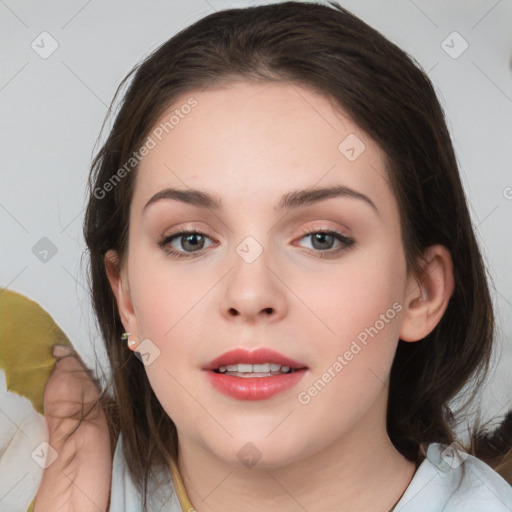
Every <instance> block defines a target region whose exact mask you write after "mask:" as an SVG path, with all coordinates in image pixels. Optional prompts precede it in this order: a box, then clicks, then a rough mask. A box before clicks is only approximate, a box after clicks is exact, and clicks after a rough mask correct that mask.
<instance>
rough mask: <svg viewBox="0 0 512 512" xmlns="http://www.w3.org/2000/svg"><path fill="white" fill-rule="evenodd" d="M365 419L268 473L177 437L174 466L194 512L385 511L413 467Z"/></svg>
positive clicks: (382, 432) (404, 485)
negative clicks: (311, 453)
mask: <svg viewBox="0 0 512 512" xmlns="http://www.w3.org/2000/svg"><path fill="white" fill-rule="evenodd" d="M383 417H384V418H385V415H383ZM368 420H369V418H367V421H362V422H361V423H358V424H357V425H355V426H354V428H353V429H351V431H350V432H348V433H346V434H345V435H343V436H342V437H340V438H338V439H336V440H335V441H334V442H333V443H331V444H329V445H328V446H326V447H325V448H324V449H322V450H321V451H319V452H317V453H315V454H314V455H312V456H309V457H305V458H302V459H297V460H293V461H292V462H290V463H288V464H286V465H283V466H279V467H271V468H259V467H258V466H257V465H256V466H254V467H251V468H245V467H240V466H235V465H233V464H230V463H229V462H227V461H225V460H223V459H219V458H218V457H217V456H215V454H213V453H212V452H211V451H207V450H204V449H203V448H199V447H198V445H197V444H194V443H189V442H188V440H187V439H184V440H183V438H182V437H180V443H179V458H178V467H179V470H180V473H181V476H182V478H183V482H184V485H185V488H186V490H187V494H188V496H189V498H190V500H191V502H192V504H193V505H194V507H195V509H196V510H197V511H198V512H206V511H208V512H211V511H216V512H217V511H221V510H237V509H241V510H244V511H248V512H252V511H256V510H258V511H259V510H267V511H269V512H273V511H279V512H283V511H284V512H292V511H293V512H296V511H298V510H307V511H311V512H313V511H319V510H337V511H340V512H349V511H350V512H353V511H354V510H365V511H367V512H388V511H390V510H391V509H392V508H393V506H394V505H395V504H396V502H397V501H399V499H400V497H401V495H402V494H403V492H404V491H405V489H406V488H407V486H408V485H409V483H410V481H411V479H412V477H413V475H414V472H415V469H416V468H415V463H413V462H410V461H408V460H407V459H406V458H405V457H403V456H402V455H401V454H400V453H399V452H398V451H397V450H396V449H395V447H394V446H393V444H392V443H391V440H390V439H389V437H388V436H387V433H386V429H385V420H384V421H383V423H384V424H379V425H378V426H377V425H376V424H375V422H374V421H373V422H372V421H368ZM377 427H378V428H377Z"/></svg>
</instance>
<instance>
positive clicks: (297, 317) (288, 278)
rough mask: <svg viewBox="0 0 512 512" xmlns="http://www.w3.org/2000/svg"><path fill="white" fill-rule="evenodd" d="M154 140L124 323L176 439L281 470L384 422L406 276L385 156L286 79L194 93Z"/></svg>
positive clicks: (138, 199) (141, 187) (140, 188)
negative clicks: (230, 354)
mask: <svg viewBox="0 0 512 512" xmlns="http://www.w3.org/2000/svg"><path fill="white" fill-rule="evenodd" d="M185 105H189V106H188V107H186V106H185ZM176 109H177V110H178V111H177V112H176ZM173 115H174V117H173V118H172V120H171V116H173ZM160 122H161V123H162V124H160ZM165 123H167V125H166V124H165ZM150 137H151V141H149V139H148V142H147V148H148V151H147V154H146V156H144V157H143V159H142V161H141V164H140V166H139V169H138V170H137V178H136V186H135V191H134V196H133V201H132V205H131V212H130V228H129V245H128V259H127V266H126V267H125V268H124V269H123V276H124V279H125V285H126V287H127V289H129V292H130V293H129V296H130V300H131V305H132V307H133V314H130V313H128V314H127V315H125V316H124V318H125V327H126V328H127V330H129V331H130V332H131V334H132V336H131V338H133V339H135V340H137V341H138V342H139V343H140V342H142V344H141V346H140V347H139V348H140V350H141V352H142V353H143V354H144V356H143V360H144V363H145V369H146V372H147V376H148V378H149V380H150V382H151V386H152V387H153V389H154V391H155V394H156V396H157V397H158V399H159V401H160V402H161V404H162V406H163V407H164V409H165V410H166V412H167V413H168V414H169V416H170V417H171V418H172V420H173V421H174V423H175V424H176V427H177V430H178V435H179V442H180V446H182V447H195V449H196V450H201V451H202V452H203V453H207V454H209V455H211V456H215V457H217V458H219V459H222V460H224V461H226V462H228V463H232V464H238V465H240V464H246V463H247V460H248V459H254V460H256V459H260V461H259V464H260V465H262V466H267V467H275V466H280V465H285V464H287V463H290V462H293V461H294V460H298V459H302V458H304V457H307V456H309V455H313V454H315V453H318V452H320V451H321V450H322V449H326V448H327V447H329V446H330V445H331V444H332V443H333V442H336V441H337V440H339V439H342V438H344V439H351V440H357V439H362V438H364V436H368V435H370V433H371V432H373V434H375V432H376V430H375V429H378V431H380V432H381V433H382V432H385V411H386V403H387V382H388V377H389V371H390V367H391V364H392V361H393V357H394V353H395V349H396V346H397V343H398V338H399V333H400V325H401V318H402V314H401V310H402V304H404V302H405V299H406V297H407V284H408V283H407V272H406V264H405V256H404V251H403V246H402V241H401V230H400V218H399V212H398V207H397V203H396V200H395V198H394V196H393V194H392V192H391V189H390V186H389V184H388V182H387V180H386V170H385V167H384V154H383V152H382V150H381V149H380V148H379V147H378V146H377V144H376V143H375V142H374V141H372V140H371V139H370V138H369V137H368V136H367V135H366V134H365V133H364V132H363V131H361V129H359V128H358V126H357V125H355V124H354V123H353V122H352V121H351V120H350V119H349V118H348V117H347V116H345V115H343V114H341V113H339V112H335V111H334V110H333V108H332V105H331V103H330V101H329V100H328V99H327V98H326V97H324V96H322V95H319V94H318V93H315V92H313V91H312V90H310V89H308V88H305V87H302V86H298V85H294V86H292V85H289V84H285V83H276V84H271V83H263V84H257V85H255V84H251V85H250V84H246V83H236V84H233V85H230V86H228V87H224V88H220V87H219V88H212V89H209V90H204V91H201V92H196V93H193V94H192V93H191V94H189V95H184V96H183V97H182V99H181V100H180V101H178V102H176V103H175V104H174V105H173V106H172V107H171V108H169V109H168V111H166V113H165V115H163V116H162V118H161V120H160V121H159V122H158V123H157V125H155V127H154V129H153V130H152V132H151V133H150ZM153 146H154V147H153ZM332 187H338V188H337V189H336V190H337V192H336V190H335V189H334V188H333V189H332V190H331V192H330V193H329V192H328V189H331V188H332ZM167 189H173V190H174V193H172V192H170V191H168V192H167V193H162V194H160V193H161V192H162V191H165V190H167ZM178 191H179V193H177V192H178ZM196 191H197V193H196ZM199 193H201V194H208V195H209V196H212V198H213V199H215V200H216V201H218V203H219V205H214V204H213V201H212V202H210V203H205V201H204V196H201V195H199ZM156 194H160V196H159V199H158V198H155V195H156ZM152 198H153V200H152ZM183 230H189V231H195V232H198V233H200V235H193V234H192V235H190V234H188V235H187V234H184V235H182V236H181V237H180V236H175V237H174V238H172V236H173V235H176V234H178V233H180V232H182V231H183ZM322 232H328V233H324V234H322ZM308 233H309V234H308ZM315 233H316V234H315ZM162 241H164V242H162ZM179 256H182V257H179ZM143 340H145V341H143ZM135 348H136V349H137V347H135ZM262 348H263V349H270V350H272V351H275V352H277V353H278V354H277V355H276V354H274V353H272V354H270V353H266V354H265V353H264V352H262V353H261V357H256V358H255V359H251V352H253V351H254V350H256V349H262ZM233 349H241V350H242V351H243V352H240V353H238V354H235V355H234V356H233V358H231V359H229V358H228V359H227V360H224V361H219V360H218V358H219V356H222V355H223V354H225V353H227V352H229V351H232V350H233ZM244 352H248V353H249V354H245V356H246V357H244ZM279 354H280V355H279ZM252 355H254V354H252ZM284 358H287V359H289V360H292V361H293V364H290V366H293V367H295V368H296V371H294V372H292V373H291V374H282V372H283V370H282V369H280V370H279V372H281V374H279V373H278V374H275V375H274V372H272V376H268V373H269V369H270V370H271V369H272V368H274V369H275V368H277V366H272V367H269V366H268V365H266V364H265V363H272V364H273V365H274V364H275V365H278V366H280V367H282V366H287V364H286V361H285V359H284ZM216 359H217V361H216V362H215V360H216ZM235 359H238V363H240V364H242V366H240V367H238V366H235V367H233V365H236V364H237V361H235ZM212 361H213V362H212ZM251 362H252V363H254V364H256V363H258V364H262V365H263V366H256V367H254V366H252V367H251V366H248V364H250V363H251ZM280 362H281V364H280ZM210 363H211V364H210ZM222 363H225V364H222ZM212 366H213V367H214V370H212V369H211V367H212ZM220 366H224V367H226V366H229V367H230V368H231V369H230V368H225V369H224V370H223V369H222V368H221V369H220V370H219V367H220ZM247 370H249V371H252V373H249V374H248V373H244V372H246V371H247ZM284 371H286V368H285V369H284ZM242 374H243V375H244V376H242ZM361 436H362V437H361ZM248 443H252V444H248Z"/></svg>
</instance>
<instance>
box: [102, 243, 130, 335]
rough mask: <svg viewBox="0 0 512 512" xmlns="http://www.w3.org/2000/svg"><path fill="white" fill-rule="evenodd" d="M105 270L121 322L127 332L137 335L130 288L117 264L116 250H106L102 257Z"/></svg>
mask: <svg viewBox="0 0 512 512" xmlns="http://www.w3.org/2000/svg"><path fill="white" fill-rule="evenodd" d="M104 263H105V271H106V273H107V277H108V280H109V282H110V287H111V288H112V292H113V293H114V296H115V298H116V302H117V309H118V311H119V316H120V318H121V322H122V323H123V326H124V328H125V330H126V331H127V332H130V333H132V336H134V337H136V336H137V334H136V333H137V321H136V317H135V313H134V309H133V304H132V299H131V295H130V289H129V286H128V281H127V278H126V276H124V275H123V272H122V269H121V267H120V265H119V256H118V254H117V252H116V251H114V250H110V251H107V253H106V254H105V258H104Z"/></svg>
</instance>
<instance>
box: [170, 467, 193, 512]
mask: <svg viewBox="0 0 512 512" xmlns="http://www.w3.org/2000/svg"><path fill="white" fill-rule="evenodd" d="M170 465H171V478H172V483H173V485H174V489H175V491H176V494H177V496H178V500H179V502H180V505H181V510H182V511H183V512H195V510H196V509H195V508H194V507H193V506H192V503H191V502H190V499H189V497H188V494H187V491H186V489H185V485H184V484H183V479H182V478H181V475H180V471H179V469H178V464H176V462H175V461H174V460H171V464H170Z"/></svg>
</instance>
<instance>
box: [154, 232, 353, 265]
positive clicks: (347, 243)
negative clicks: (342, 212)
mask: <svg viewBox="0 0 512 512" xmlns="http://www.w3.org/2000/svg"><path fill="white" fill-rule="evenodd" d="M315 234H326V235H334V237H335V238H336V239H337V240H338V241H339V242H341V243H342V244H343V245H342V247H339V248H338V249H328V250H326V251H320V250H318V249H308V248H306V249H308V250H307V251H306V252H307V253H308V254H312V255H313V256H316V257H320V258H328V257H330V256H333V255H336V254H338V253H340V252H342V251H346V250H348V249H350V248H352V247H353V246H354V244H355V240H353V239H352V238H349V237H347V236H345V235H343V234H342V233H340V232H339V231H336V230H330V229H307V230H304V231H302V232H301V237H300V239H299V240H301V239H302V238H305V237H306V236H309V235H315ZM184 235H200V236H203V237H206V238H209V237H208V235H206V234H205V233H202V232H200V231H197V230H194V229H190V230H189V229H184V230H182V231H178V232H176V233H173V234H171V235H168V236H165V237H163V238H162V239H161V240H160V241H159V242H158V245H159V246H160V247H161V248H162V249H163V250H164V251H165V252H166V253H167V254H169V255H170V256H172V257H174V258H176V259H189V258H195V257H196V256H195V254H196V253H199V252H200V251H196V252H193V253H184V252H180V251H175V250H174V249H169V248H168V247H167V246H168V245H169V244H170V243H171V242H172V241H173V240H174V239H176V238H180V237H182V236H184Z"/></svg>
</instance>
